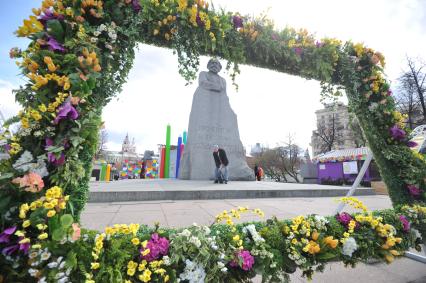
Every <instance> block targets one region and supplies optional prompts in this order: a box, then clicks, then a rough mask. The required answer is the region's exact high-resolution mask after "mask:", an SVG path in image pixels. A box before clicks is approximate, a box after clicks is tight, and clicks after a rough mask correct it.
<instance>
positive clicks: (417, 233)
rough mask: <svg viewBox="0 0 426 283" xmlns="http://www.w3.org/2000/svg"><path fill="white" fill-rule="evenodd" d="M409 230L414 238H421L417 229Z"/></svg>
mask: <svg viewBox="0 0 426 283" xmlns="http://www.w3.org/2000/svg"><path fill="white" fill-rule="evenodd" d="M411 231H412V233H413V234H414V236H415V237H416V238H419V239H420V240H422V234H420V232H419V230H417V229H414V228H411Z"/></svg>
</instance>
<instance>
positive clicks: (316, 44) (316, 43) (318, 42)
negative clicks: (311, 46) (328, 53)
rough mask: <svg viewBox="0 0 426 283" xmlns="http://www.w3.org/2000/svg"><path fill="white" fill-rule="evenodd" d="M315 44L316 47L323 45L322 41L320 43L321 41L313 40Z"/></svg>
mask: <svg viewBox="0 0 426 283" xmlns="http://www.w3.org/2000/svg"><path fill="white" fill-rule="evenodd" d="M315 46H316V47H317V48H319V47H323V46H324V43H322V42H321V41H317V42H315Z"/></svg>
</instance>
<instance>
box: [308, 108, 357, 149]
mask: <svg viewBox="0 0 426 283" xmlns="http://www.w3.org/2000/svg"><path fill="white" fill-rule="evenodd" d="M315 114H316V118H317V129H316V130H314V131H313V132H312V137H311V146H312V152H313V156H317V155H318V154H321V153H324V152H328V151H330V150H337V149H346V148H355V147H357V146H358V145H357V144H356V142H355V138H356V137H355V134H354V132H353V130H352V128H351V126H350V123H351V121H353V119H351V117H350V114H349V111H348V107H347V106H346V105H344V104H343V103H341V102H339V103H336V104H327V105H326V106H325V107H324V109H320V110H317V111H315Z"/></svg>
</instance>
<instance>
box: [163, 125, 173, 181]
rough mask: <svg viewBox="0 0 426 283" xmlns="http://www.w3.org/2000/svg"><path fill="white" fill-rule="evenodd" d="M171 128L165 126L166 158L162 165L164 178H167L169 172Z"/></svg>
mask: <svg viewBox="0 0 426 283" xmlns="http://www.w3.org/2000/svg"><path fill="white" fill-rule="evenodd" d="M171 131H172V129H171V127H170V125H167V131H166V158H165V163H164V178H169V170H170V134H171Z"/></svg>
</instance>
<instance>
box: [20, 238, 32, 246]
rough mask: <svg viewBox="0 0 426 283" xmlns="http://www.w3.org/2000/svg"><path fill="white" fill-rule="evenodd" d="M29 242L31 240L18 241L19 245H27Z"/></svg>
mask: <svg viewBox="0 0 426 283" xmlns="http://www.w3.org/2000/svg"><path fill="white" fill-rule="evenodd" d="M29 242H31V240H30V239H29V238H23V239H22V240H20V241H19V244H21V245H22V244H28V243H29Z"/></svg>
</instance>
